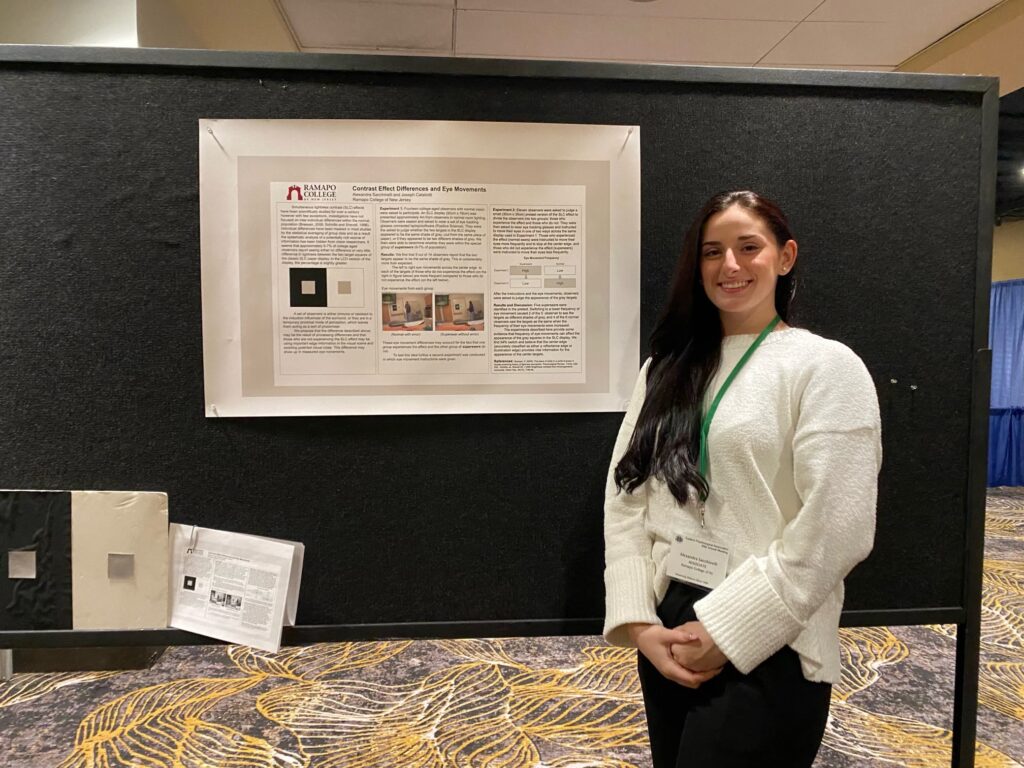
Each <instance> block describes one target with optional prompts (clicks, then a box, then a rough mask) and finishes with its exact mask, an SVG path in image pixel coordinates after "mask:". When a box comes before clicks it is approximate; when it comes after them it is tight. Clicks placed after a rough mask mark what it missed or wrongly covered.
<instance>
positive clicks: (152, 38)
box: [138, 0, 298, 51]
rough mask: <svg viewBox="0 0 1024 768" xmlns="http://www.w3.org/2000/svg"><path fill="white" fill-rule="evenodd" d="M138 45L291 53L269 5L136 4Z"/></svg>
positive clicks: (241, 1)
mask: <svg viewBox="0 0 1024 768" xmlns="http://www.w3.org/2000/svg"><path fill="white" fill-rule="evenodd" d="M138 23H139V45H140V46H142V47H145V48H207V49H211V50H220V51H295V50H298V48H297V47H296V45H295V41H294V40H293V39H292V35H291V32H290V31H289V30H288V27H287V25H286V24H285V23H284V19H282V18H281V14H280V13H279V12H278V10H277V6H275V5H274V0H138Z"/></svg>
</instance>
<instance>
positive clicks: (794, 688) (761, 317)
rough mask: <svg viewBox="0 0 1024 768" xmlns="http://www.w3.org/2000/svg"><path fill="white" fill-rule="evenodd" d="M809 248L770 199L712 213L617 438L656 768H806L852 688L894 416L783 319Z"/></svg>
mask: <svg viewBox="0 0 1024 768" xmlns="http://www.w3.org/2000/svg"><path fill="white" fill-rule="evenodd" d="M797 250H798V249H797V244H796V242H795V241H794V240H793V237H792V235H791V233H790V230H789V225H788V223H787V222H786V219H785V216H784V215H783V213H782V212H781V211H780V210H779V208H778V207H777V206H776V205H775V204H774V203H772V202H771V201H769V200H767V199H765V198H763V197H761V196H759V195H757V194H756V193H754V192H747V191H741V192H728V193H723V194H719V195H716V196H715V197H713V198H712V199H711V200H709V201H708V202H707V203H706V204H705V205H704V207H703V208H702V209H701V211H700V212H699V214H698V215H697V217H696V219H695V221H694V223H693V225H692V226H691V227H690V230H689V232H688V233H687V235H686V239H685V242H684V246H683V252H682V255H681V257H680V259H679V263H678V265H677V268H676V275H675V278H674V281H673V286H672V290H671V295H670V297H669V302H668V306H667V307H666V308H665V310H664V312H663V313H662V315H661V318H660V319H659V321H658V324H657V326H656V328H655V329H654V332H653V334H652V335H651V357H650V359H649V360H648V361H647V362H646V363H645V364H644V367H643V370H642V371H641V373H640V377H639V379H638V380H637V384H636V388H635V390H634V392H633V398H632V401H631V402H630V405H629V408H628V409H627V411H626V415H625V418H624V419H623V422H622V427H621V429H620V430H619V435H618V439H617V440H616V443H615V450H614V455H613V457H612V462H611V468H610V470H609V475H608V485H607V493H606V501H605V544H606V568H605V587H606V595H607V614H606V620H605V628H604V634H605V637H606V638H607V639H608V641H609V642H611V643H614V644H617V645H626V646H636V647H637V649H638V651H639V653H638V660H639V661H638V663H639V672H640V681H641V685H642V688H643V695H644V703H645V706H646V710H647V722H648V732H649V735H650V740H651V752H652V756H653V760H654V766H655V768H668V767H669V766H680V767H681V766H701V767H703V766H708V767H709V768H710V767H713V768H729V767H730V766H775V765H778V766H786V767H787V768H798V767H799V766H810V765H811V764H812V763H813V761H814V757H815V754H816V753H817V750H818V747H819V745H820V743H821V739H822V735H823V733H824V728H825V723H826V720H827V717H828V706H829V696H830V693H831V684H832V683H835V682H838V680H839V676H840V664H839V636H838V627H839V614H840V612H841V610H842V604H843V578H844V577H845V576H846V574H847V573H848V572H849V571H850V569H852V568H853V566H854V565H856V564H857V563H858V562H860V561H861V560H862V559H864V558H865V557H866V556H867V554H868V552H869V551H870V550H871V546H872V540H873V538H874V520H875V500H876V494H877V478H878V470H879V468H880V466H881V439H880V433H881V428H880V423H879V415H878V400H877V396H876V393H875V388H874V384H873V382H872V380H871V377H870V375H869V374H868V372H867V370H866V369H865V367H864V364H863V363H862V362H861V360H860V359H859V358H858V357H857V356H856V355H855V354H854V353H853V352H852V351H851V350H850V349H849V348H847V347H845V346H843V345H842V344H840V343H838V342H835V341H830V340H827V339H824V338H822V337H820V336H816V335H815V334H813V333H810V332H809V331H806V330H803V329H799V328H793V327H790V326H789V325H787V320H788V318H789V309H790V301H791V299H792V297H793V293H794V288H795V277H794V267H795V264H796V258H797ZM702 435H703V438H702Z"/></svg>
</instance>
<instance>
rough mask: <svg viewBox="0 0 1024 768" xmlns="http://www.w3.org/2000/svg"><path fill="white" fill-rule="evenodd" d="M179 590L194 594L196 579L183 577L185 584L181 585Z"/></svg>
mask: <svg viewBox="0 0 1024 768" xmlns="http://www.w3.org/2000/svg"><path fill="white" fill-rule="evenodd" d="M181 588H182V589H187V590H189V591H190V592H195V591H196V577H195V576H186V577H185V583H184V584H182V585H181Z"/></svg>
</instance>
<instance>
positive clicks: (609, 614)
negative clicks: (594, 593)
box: [603, 557, 661, 648]
mask: <svg viewBox="0 0 1024 768" xmlns="http://www.w3.org/2000/svg"><path fill="white" fill-rule="evenodd" d="M604 588H605V596H606V610H605V618H604V633H603V634H604V638H605V640H607V641H608V642H609V643H611V644H612V645H619V646H623V647H626V648H629V647H632V646H633V643H632V641H631V640H630V639H629V632H628V630H627V629H626V625H627V624H633V623H641V624H659V625H660V624H661V619H659V618H658V612H657V605H656V604H655V601H654V562H653V561H652V560H651V559H650V558H649V557H648V558H644V557H629V558H624V559H622V560H617V561H615V562H614V563H609V564H608V566H607V568H605V572H604Z"/></svg>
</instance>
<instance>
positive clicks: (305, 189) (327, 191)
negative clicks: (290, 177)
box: [285, 184, 338, 202]
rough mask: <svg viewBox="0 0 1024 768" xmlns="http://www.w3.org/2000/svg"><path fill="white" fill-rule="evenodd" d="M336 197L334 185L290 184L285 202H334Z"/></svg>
mask: <svg viewBox="0 0 1024 768" xmlns="http://www.w3.org/2000/svg"><path fill="white" fill-rule="evenodd" d="M337 197H338V186H337V185H336V184H291V185H289V187H288V196H287V197H286V198H285V199H286V200H290V201H292V202H296V201H299V200H334V199H335V198H337Z"/></svg>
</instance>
